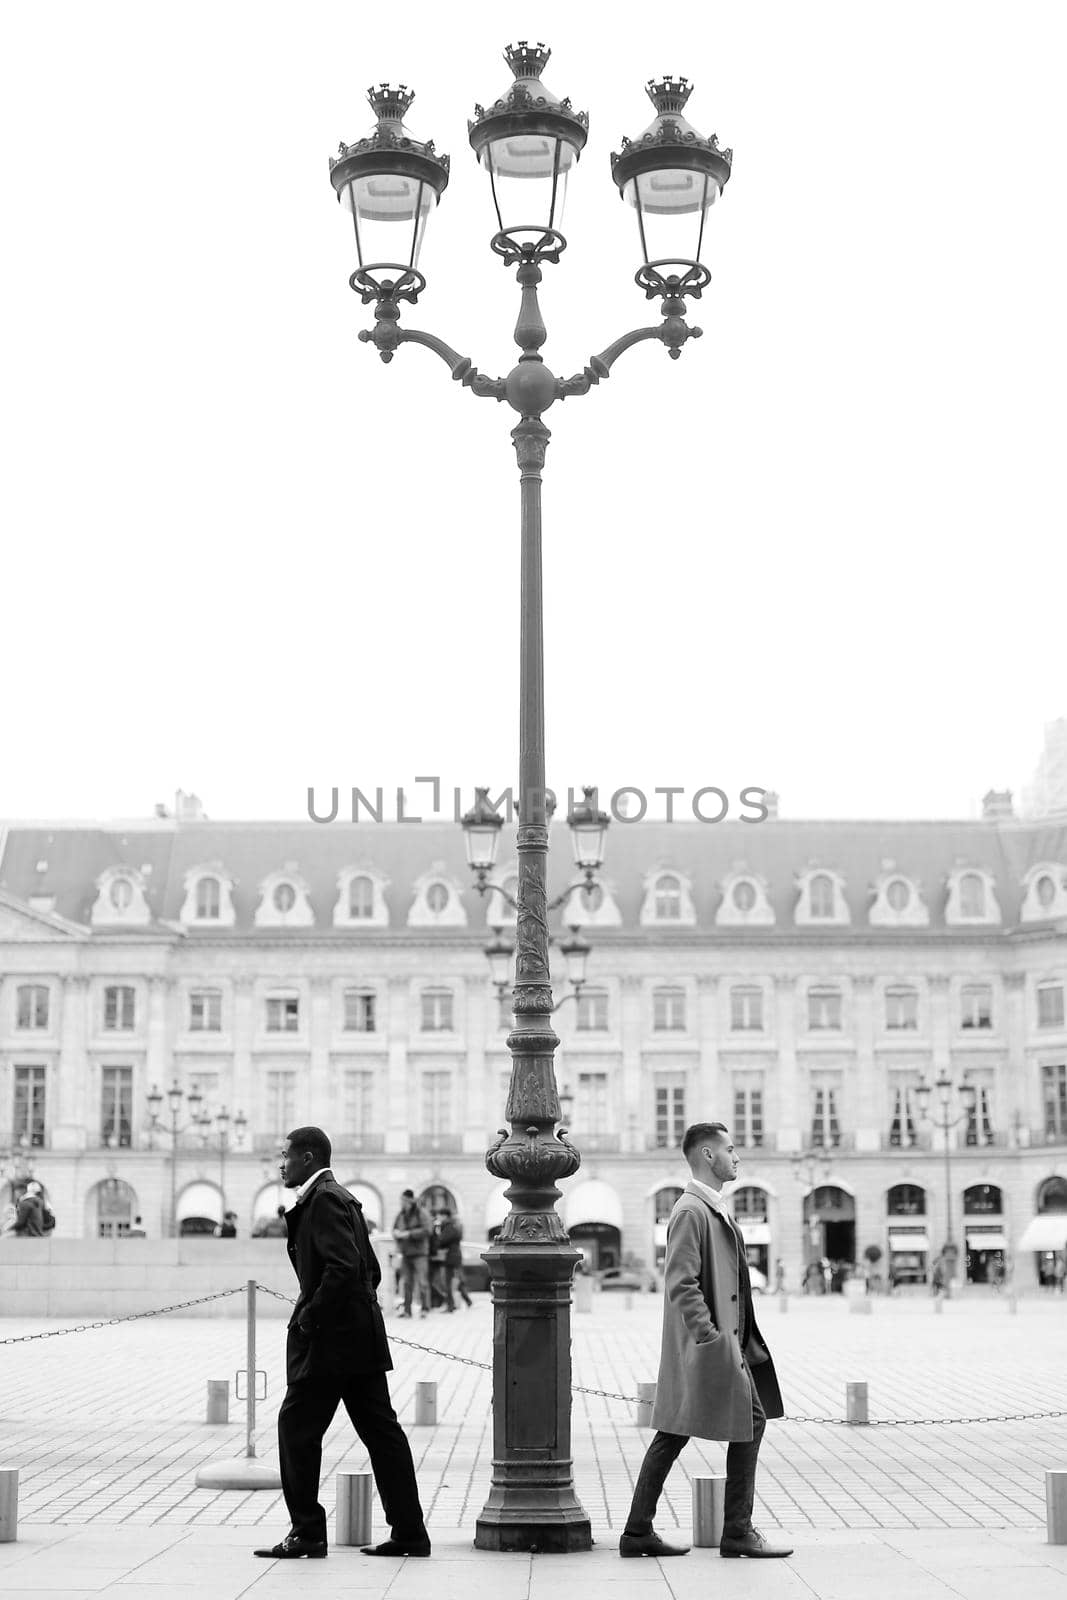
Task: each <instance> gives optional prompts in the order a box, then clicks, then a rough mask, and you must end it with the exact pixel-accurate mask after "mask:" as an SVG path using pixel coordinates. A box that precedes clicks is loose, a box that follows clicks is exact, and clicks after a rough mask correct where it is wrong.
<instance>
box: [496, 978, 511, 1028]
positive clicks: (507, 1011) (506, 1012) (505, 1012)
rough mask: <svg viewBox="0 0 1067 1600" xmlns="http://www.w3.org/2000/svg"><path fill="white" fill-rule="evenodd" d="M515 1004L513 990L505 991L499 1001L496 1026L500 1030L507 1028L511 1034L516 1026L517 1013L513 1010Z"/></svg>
mask: <svg viewBox="0 0 1067 1600" xmlns="http://www.w3.org/2000/svg"><path fill="white" fill-rule="evenodd" d="M514 1004H515V1001H514V999H513V998H512V994H511V990H510V989H505V991H504V993H503V994H502V995H501V996H500V998H499V1000H498V1001H497V1013H496V1025H497V1027H498V1028H506V1029H507V1030H508V1032H509V1033H510V1031H511V1029H512V1028H513V1027H514V1026H515V1013H514V1011H513V1010H512V1007H513V1006H514Z"/></svg>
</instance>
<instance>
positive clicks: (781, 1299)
mask: <svg viewBox="0 0 1067 1600" xmlns="http://www.w3.org/2000/svg"><path fill="white" fill-rule="evenodd" d="M775 1298H776V1299H777V1301H778V1309H779V1311H788V1310H789V1296H788V1295H787V1294H786V1292H785V1290H784V1289H783V1290H782V1292H781V1294H779V1295H776V1296H775Z"/></svg>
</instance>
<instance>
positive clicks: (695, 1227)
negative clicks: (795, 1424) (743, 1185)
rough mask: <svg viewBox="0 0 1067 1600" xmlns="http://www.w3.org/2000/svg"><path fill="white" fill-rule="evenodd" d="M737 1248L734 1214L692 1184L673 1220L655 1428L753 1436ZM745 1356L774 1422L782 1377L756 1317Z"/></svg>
mask: <svg viewBox="0 0 1067 1600" xmlns="http://www.w3.org/2000/svg"><path fill="white" fill-rule="evenodd" d="M739 1248H740V1246H739V1243H738V1238H737V1235H736V1233H735V1232H734V1230H733V1228H732V1227H731V1225H730V1221H729V1218H728V1217H725V1216H723V1215H721V1214H719V1213H717V1212H716V1209H715V1207H714V1206H713V1205H712V1204H711V1203H710V1201H708V1200H706V1199H705V1198H704V1196H703V1195H702V1194H701V1193H700V1191H699V1190H698V1189H697V1188H696V1187H695V1186H694V1185H693V1184H691V1183H690V1184H687V1185H686V1188H685V1190H684V1191H683V1193H682V1195H681V1197H680V1198H679V1200H678V1203H677V1204H676V1205H675V1208H674V1210H673V1211H672V1212H671V1216H670V1221H669V1222H668V1223H667V1256H666V1260H665V1262H664V1282H663V1343H662V1346H661V1349H660V1362H659V1381H658V1383H657V1385H656V1403H655V1405H654V1406H653V1408H652V1426H653V1427H654V1428H659V1429H661V1430H662V1431H663V1432H664V1433H678V1434H685V1435H686V1436H687V1437H689V1438H696V1439H728V1440H739V1441H741V1440H748V1439H751V1438H752V1401H751V1396H750V1392H749V1387H748V1379H747V1378H746V1377H745V1371H744V1367H743V1365H742V1353H741V1339H740V1334H739V1331H738V1330H739V1328H740V1316H739V1309H740V1308H739V1301H738V1293H739V1289H738V1282H739V1269H738V1252H739ZM750 1323H751V1326H750V1329H749V1340H748V1344H747V1345H746V1347H745V1351H744V1356H745V1359H746V1360H747V1361H748V1364H749V1368H750V1369H751V1372H752V1379H753V1382H754V1383H755V1386H756V1392H757V1393H758V1395H759V1397H760V1403H761V1404H762V1406H763V1409H764V1411H765V1412H766V1413H767V1415H768V1417H780V1416H782V1415H783V1408H782V1396H781V1392H780V1391H779V1388H778V1379H777V1377H776V1375H775V1371H774V1363H773V1361H772V1360H771V1357H770V1352H769V1351H768V1349H767V1347H766V1345H765V1344H764V1343H763V1340H762V1339H761V1338H760V1335H759V1330H758V1329H757V1327H756V1321H755V1317H754V1316H753V1317H752V1318H750Z"/></svg>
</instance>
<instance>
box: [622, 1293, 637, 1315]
mask: <svg viewBox="0 0 1067 1600" xmlns="http://www.w3.org/2000/svg"><path fill="white" fill-rule="evenodd" d="M633 1308H634V1297H633V1295H632V1294H624V1295H623V1297H622V1309H623V1310H624V1311H632V1310H633Z"/></svg>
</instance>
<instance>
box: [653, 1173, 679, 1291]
mask: <svg viewBox="0 0 1067 1600" xmlns="http://www.w3.org/2000/svg"><path fill="white" fill-rule="evenodd" d="M684 1193H685V1191H684V1189H683V1187H682V1185H681V1184H680V1183H659V1184H656V1186H655V1187H654V1188H653V1189H651V1190H650V1191H649V1198H650V1199H651V1201H652V1265H653V1266H654V1267H655V1268H656V1270H657V1271H662V1269H663V1262H664V1260H665V1258H666V1255H667V1224H668V1222H669V1221H670V1218H671V1212H672V1211H673V1210H674V1208H675V1206H676V1205H677V1204H678V1201H679V1200H680V1199H681V1198H682V1195H683V1194H684Z"/></svg>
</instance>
